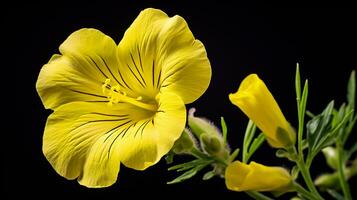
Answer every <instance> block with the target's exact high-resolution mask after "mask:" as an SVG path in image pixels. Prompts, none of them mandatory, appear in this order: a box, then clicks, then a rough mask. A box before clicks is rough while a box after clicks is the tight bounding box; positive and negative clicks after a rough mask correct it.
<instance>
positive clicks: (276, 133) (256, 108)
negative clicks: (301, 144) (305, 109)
mask: <svg viewBox="0 0 357 200" xmlns="http://www.w3.org/2000/svg"><path fill="white" fill-rule="evenodd" d="M229 99H230V100H231V102H232V103H233V104H234V105H236V106H237V107H239V108H240V109H241V110H242V111H243V112H244V113H245V114H246V115H247V116H248V117H249V118H250V119H251V120H252V121H253V122H254V123H255V124H256V125H257V126H258V127H259V129H260V130H262V131H263V133H264V134H265V136H266V138H267V140H268V142H269V144H270V145H272V146H273V147H276V148H285V147H289V146H291V145H293V144H295V140H296V134H295V131H294V130H293V129H292V127H291V126H290V124H289V122H288V121H287V120H286V119H285V117H284V115H283V113H282V112H281V110H280V108H279V105H278V103H277V102H276V101H275V99H274V97H273V95H272V94H271V93H270V91H269V89H268V88H267V86H266V85H265V83H264V82H263V81H262V80H261V79H260V78H259V77H258V76H257V75H256V74H251V75H249V76H247V77H246V78H245V79H244V80H243V81H242V83H241V84H240V86H239V88H238V91H237V92H236V93H234V94H230V95H229Z"/></svg>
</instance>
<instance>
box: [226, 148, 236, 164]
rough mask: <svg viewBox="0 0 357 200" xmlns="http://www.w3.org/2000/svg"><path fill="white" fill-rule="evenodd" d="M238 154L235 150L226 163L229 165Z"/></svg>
mask: <svg viewBox="0 0 357 200" xmlns="http://www.w3.org/2000/svg"><path fill="white" fill-rule="evenodd" d="M238 153H239V148H236V149H235V150H234V151H233V153H232V154H231V155H230V156H229V158H228V162H229V163H231V162H232V161H233V160H234V159H235V158H236V157H237V156H238Z"/></svg>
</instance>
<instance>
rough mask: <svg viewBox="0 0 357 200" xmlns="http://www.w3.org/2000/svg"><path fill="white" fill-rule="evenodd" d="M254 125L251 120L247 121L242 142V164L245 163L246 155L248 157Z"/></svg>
mask: <svg viewBox="0 0 357 200" xmlns="http://www.w3.org/2000/svg"><path fill="white" fill-rule="evenodd" d="M256 128H257V127H256V125H255V124H254V122H253V121H252V120H249V122H248V125H247V128H246V129H245V134H244V140H243V154H242V155H243V158H242V160H243V163H246V162H247V155H248V150H249V146H250V143H251V142H252V140H253V138H254V133H255V130H256Z"/></svg>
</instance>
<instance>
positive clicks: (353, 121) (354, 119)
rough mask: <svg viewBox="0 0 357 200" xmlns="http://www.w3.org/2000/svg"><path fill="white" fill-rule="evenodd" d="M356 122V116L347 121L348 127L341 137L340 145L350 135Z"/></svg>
mask: <svg viewBox="0 0 357 200" xmlns="http://www.w3.org/2000/svg"><path fill="white" fill-rule="evenodd" d="M356 121H357V115H356V116H355V117H354V118H353V119H352V120H349V122H348V125H347V127H346V129H345V134H344V135H343V136H342V144H345V143H346V141H347V139H348V136H349V135H350V133H351V132H352V129H353V127H354V125H355V124H356Z"/></svg>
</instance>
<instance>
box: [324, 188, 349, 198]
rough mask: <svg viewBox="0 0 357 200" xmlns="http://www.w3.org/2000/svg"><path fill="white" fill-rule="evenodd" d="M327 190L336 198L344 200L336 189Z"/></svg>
mask: <svg viewBox="0 0 357 200" xmlns="http://www.w3.org/2000/svg"><path fill="white" fill-rule="evenodd" d="M327 192H328V193H329V194H330V195H331V196H332V197H333V198H335V199H336V200H344V199H345V198H344V197H343V196H342V195H341V194H340V193H338V192H336V190H332V189H328V190H327Z"/></svg>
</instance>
